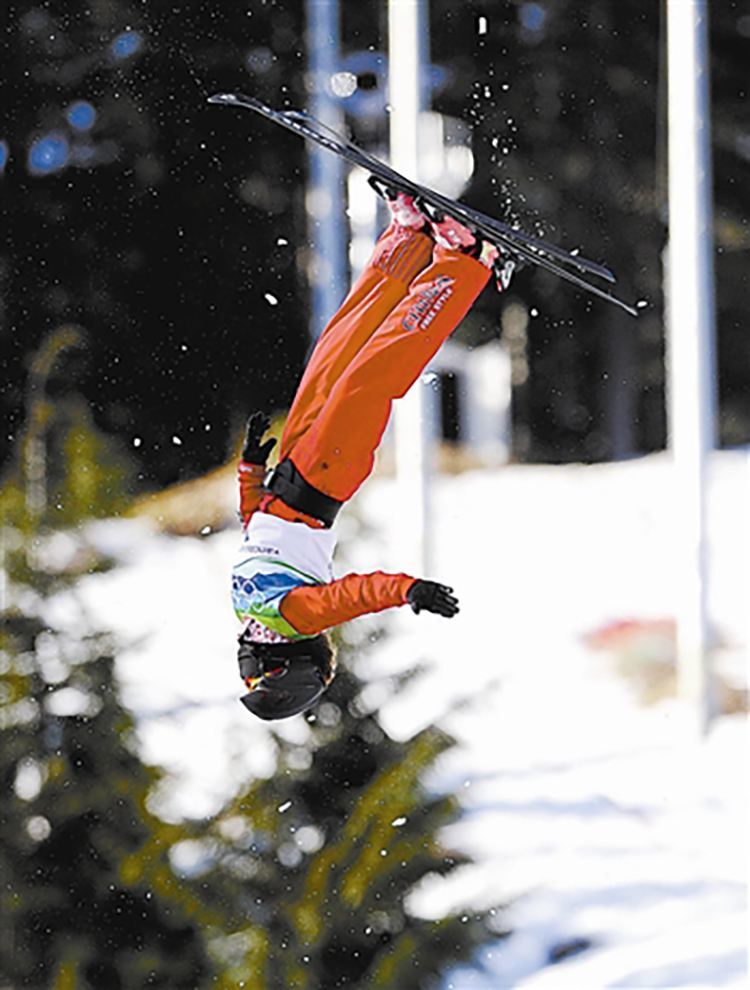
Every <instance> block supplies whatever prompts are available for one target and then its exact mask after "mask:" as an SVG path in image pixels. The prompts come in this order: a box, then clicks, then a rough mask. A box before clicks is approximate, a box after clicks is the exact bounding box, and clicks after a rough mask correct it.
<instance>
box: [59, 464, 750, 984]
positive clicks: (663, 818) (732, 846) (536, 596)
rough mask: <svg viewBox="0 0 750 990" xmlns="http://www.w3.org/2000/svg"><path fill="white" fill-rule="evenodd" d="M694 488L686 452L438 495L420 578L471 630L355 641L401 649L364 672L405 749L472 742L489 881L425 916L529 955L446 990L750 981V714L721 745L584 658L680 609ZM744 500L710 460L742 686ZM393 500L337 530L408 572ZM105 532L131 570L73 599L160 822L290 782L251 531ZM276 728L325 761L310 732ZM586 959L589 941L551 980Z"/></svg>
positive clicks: (371, 558) (454, 976)
mask: <svg viewBox="0 0 750 990" xmlns="http://www.w3.org/2000/svg"><path fill="white" fill-rule="evenodd" d="M673 485H674V479H673V475H672V472H671V470H670V460H669V458H668V457H667V456H665V455H658V456H651V457H646V458H641V459H638V460H633V461H628V462H623V463H620V464H609V465H599V466H594V467H581V466H575V465H571V466H563V467H552V466H513V467H506V468H503V469H500V470H497V471H474V472H468V473H464V474H460V475H457V476H452V477H438V478H435V479H434V480H433V484H432V494H433V511H434V525H433V530H432V539H431V551H432V559H433V564H432V567H431V571H430V574H428V575H425V576H426V577H431V578H434V579H436V580H444V581H447V582H448V583H450V584H451V585H452V586H453V587H455V589H456V593H457V594H458V596H459V599H460V601H461V613H460V615H459V616H458V617H457V618H456V619H454V620H452V621H450V622H447V621H446V620H444V619H442V618H440V617H438V616H430V615H425V614H422V615H420V616H418V617H416V616H414V615H413V614H412V613H411V611H410V610H406V609H402V610H394V611H392V612H390V613H387V614H386V615H381V616H377V617H373V618H371V619H368V618H365V619H361V620H358V621H357V623H355V624H353V625H354V626H355V627H356V628H358V629H359V630H360V634H361V635H362V637H363V639H364V638H366V637H367V636H368V634H369V633H371V632H372V631H373V630H375V629H376V628H379V627H382V626H383V625H385V626H386V627H387V631H388V633H389V635H388V636H387V637H386V638H384V639H383V640H382V641H380V642H378V643H377V644H375V645H374V646H372V647H371V648H370V650H369V652H368V653H367V654H366V655H365V656H364V658H363V659H362V661H361V662H360V663H359V666H358V672H359V673H360V674H362V675H363V676H367V677H370V678H372V680H373V684H372V690H373V691H374V692H376V693H377V694H381V695H383V697H384V698H385V707H384V709H383V722H384V726H385V728H386V730H387V731H388V732H390V733H391V734H392V735H394V736H395V737H397V738H408V737H409V736H410V735H411V734H412V733H413V732H415V731H417V730H418V729H419V728H420V727H422V726H423V725H426V724H429V723H430V722H432V721H434V720H435V719H438V720H439V721H440V724H441V725H443V726H444V727H445V728H446V730H447V731H449V732H450V733H451V734H453V735H454V736H455V738H456V739H457V740H458V745H457V747H456V748H455V749H454V750H452V751H450V752H448V753H447V754H446V755H445V756H444V757H443V759H442V760H441V762H440V764H439V766H438V767H437V768H436V770H435V773H434V780H433V781H432V783H434V785H435V786H436V787H438V788H442V787H446V788H450V789H452V790H453V791H454V792H459V793H460V794H461V797H462V803H463V805H464V808H465V814H464V816H463V817H462V818H461V819H460V820H459V821H458V822H457V823H455V824H454V825H452V826H451V827H450V828H449V829H448V830H447V831H446V834H445V841H446V843H447V844H448V846H449V847H451V848H458V849H461V850H463V851H465V852H467V853H469V854H470V855H472V856H473V857H474V858H475V865H474V866H470V867H467V868H464V869H461V870H459V871H457V873H456V874H455V875H454V876H453V877H447V878H444V879H440V878H438V879H435V880H431V881H430V882H429V883H425V884H423V885H422V887H421V888H420V889H419V890H417V891H416V892H415V893H414V895H413V898H412V906H413V907H414V909H415V910H417V909H418V910H420V911H421V912H422V913H425V914H428V913H429V915H430V916H439V915H440V913H441V912H444V911H445V910H448V909H451V908H457V909H459V910H463V909H465V910H466V911H470V910H471V909H475V910H476V909H479V908H482V907H487V906H489V905H494V904H497V905H502V904H508V903H509V904H510V906H509V908H508V909H507V910H506V911H500V912H499V914H498V924H499V925H504V926H508V927H510V928H511V929H512V931H513V934H512V935H511V937H510V938H509V939H507V940H506V941H503V942H498V943H494V944H491V945H489V946H488V947H487V948H486V949H485V950H484V951H483V952H482V953H481V954H480V956H479V958H478V959H477V960H476V962H475V964H474V965H471V966H462V967H456V968H454V969H453V970H452V971H451V972H450V973H449V974H447V975H446V977H445V982H444V986H445V987H446V988H447V987H452V988H454V990H499V988H501V987H503V988H504V987H533V988H537V987H538V988H555V990H562V988H566V990H567V988H571V990H573V988H577V990H582V988H585V990H593V988H600V987H606V986H621V987H691V988H693V987H712V988H713V987H744V986H747V965H746V957H745V934H746V926H747V907H746V879H747V873H746V870H747V864H746V852H747V842H746V836H747V834H748V832H747V780H748V765H747V745H746V744H747V725H746V720H745V718H744V717H743V716H741V715H738V716H725V717H722V718H720V719H718V720H717V721H716V722H715V724H714V726H713V728H712V730H711V732H710V734H709V736H708V737H707V738H706V739H705V740H703V741H701V740H700V739H698V738H697V737H696V735H695V733H694V731H693V722H692V719H691V717H690V712H689V711H687V710H686V709H685V708H684V706H683V705H682V704H681V703H678V702H677V701H675V700H667V701H664V702H662V703H660V704H658V705H653V706H650V707H644V706H643V705H642V704H641V703H640V702H639V699H638V697H637V695H636V693H635V691H634V689H633V686H632V685H631V684H630V683H628V682H626V681H624V680H622V678H621V677H620V676H619V675H618V674H617V673H616V671H615V669H614V665H613V663H612V662H611V661H610V660H609V659H608V658H607V657H606V656H605V655H604V654H602V653H594V652H592V651H591V650H589V649H588V648H587V646H586V645H585V642H584V639H583V637H584V635H585V634H586V633H588V632H590V631H591V630H592V629H594V628H597V627H599V626H601V625H603V624H605V623H609V622H612V621H616V620H620V619H627V618H637V619H649V618H652V619H659V618H664V617H669V616H671V615H673V614H674V606H675V594H676V588H677V586H678V580H679V574H678V573H677V572H676V567H677V564H676V560H677V555H676V554H675V553H674V552H673V551H674V545H675V544H674V539H675V537H674V535H673V534H672V532H671V529H670V522H671V515H670V506H671V504H672V499H673V497H674V491H673ZM749 489H750V470H749V467H748V456H747V453H746V452H744V451H730V452H722V453H720V454H716V455H714V457H713V458H712V462H711V488H710V492H709V537H710V566H711V575H712V579H711V586H710V594H709V608H710V613H711V619H712V624H713V627H714V628H715V629H716V630H717V632H718V633H719V634H720V636H721V639H722V642H723V644H724V645H723V647H722V650H721V651H720V652H718V653H717V660H721V658H722V657H723V656H725V655H727V654H729V653H731V654H732V655H734V656H735V657H738V658H741V660H740V661H739V662H738V667H739V671H740V673H739V675H738V676H739V679H740V681H742V679H743V677H744V670H745V669H746V668H745V666H744V665H745V664H746V659H747V647H748V638H749V633H750V622H749V621H748V617H747V616H748V609H747V601H748V597H749V595H750V524H749V517H748V513H747V496H748V490H749ZM398 507H399V493H398V492H397V490H396V487H395V484H393V483H391V482H388V481H385V480H379V479H373V480H372V481H371V482H370V483H369V485H368V486H367V487H366V488H365V489H364V490H363V492H362V493H361V494H360V495H358V496H357V497H356V499H355V502H354V506H353V507H352V508H349V509H347V510H345V512H344V513H342V517H341V519H340V522H339V523H338V524H337V525H338V526H339V528H340V531H341V533H342V534H345V533H346V532H347V531H351V530H352V528H353V527H352V525H351V521H352V520H351V518H348V517H347V514H348V513H352V512H358V513H359V514H360V515H361V516H362V517H363V519H364V521H365V523H366V526H365V531H366V532H367V534H368V535H367V538H366V539H361V540H358V541H356V542H355V541H351V542H348V543H345V544H344V545H342V547H341V553H340V561H341V560H342V559H343V558H345V561H346V569H348V568H350V567H351V568H355V569H358V570H360V571H368V570H374V569H376V568H381V569H384V570H389V569H390V570H392V571H399V570H401V569H402V568H403V566H404V562H403V560H401V559H400V557H399V548H400V547H403V546H404V544H405V543H407V542H408V541H407V540H406V538H405V537H406V534H404V533H403V532H402V530H401V527H402V525H404V524H403V522H402V518H403V517H402V514H401V513H400V512H399V511H398ZM87 534H88V537H89V538H90V539H92V540H93V541H94V542H95V543H96V544H97V545H98V546H99V547H100V548H102V549H106V551H107V552H108V553H112V554H114V555H115V556H117V557H119V559H120V560H121V561H122V563H121V566H120V567H119V568H116V569H114V570H112V571H110V572H108V573H105V574H100V575H92V576H90V577H87V578H85V579H84V580H83V581H82V582H81V585H80V587H79V590H78V594H79V596H80V597H81V598H82V600H83V601H84V602H85V606H86V608H87V610H88V612H89V614H90V615H92V616H94V617H95V618H96V621H97V623H98V624H99V625H100V626H103V627H104V628H110V629H112V630H113V631H115V632H116V633H117V634H119V636H120V638H121V640H122V639H124V640H125V641H126V643H127V646H126V648H125V649H124V650H122V651H121V652H120V654H119V656H118V668H117V669H118V674H119V678H120V680H121V683H122V685H123V689H124V694H125V700H126V702H127V703H128V704H130V705H131V706H133V708H134V709H135V711H136V714H137V719H138V726H139V733H140V738H141V741H142V744H143V749H144V756H145V758H146V759H147V760H149V761H153V762H156V763H160V764H161V765H163V766H165V767H166V768H167V769H168V770H169V771H170V773H171V774H172V781H173V783H172V785H171V787H169V788H168V789H167V790H166V791H165V792H164V793H163V794H162V804H161V807H162V809H166V810H167V811H168V813H169V814H170V815H171V816H173V817H175V818H177V817H179V816H181V815H190V816H198V815H201V814H207V813H209V812H211V811H213V810H215V809H216V808H217V807H218V806H219V804H220V803H221V802H222V801H223V800H224V799H225V798H226V797H228V796H229V795H230V794H231V793H232V792H233V790H234V789H235V788H236V787H237V786H238V785H239V784H240V783H242V782H246V781H247V779H248V777H249V776H251V775H265V774H269V773H271V772H272V770H273V749H272V746H271V745H270V744H269V741H268V739H269V737H268V728H267V727H266V726H265V725H264V723H261V722H259V721H258V720H254V719H252V718H251V717H249V716H248V714H247V713H246V712H245V711H244V709H243V708H242V706H241V705H240V704H239V703H238V701H237V698H238V696H239V695H240V694H241V693H242V686H241V684H240V682H239V679H238V677H237V671H236V663H235V652H234V644H235V637H236V633H237V623H236V620H235V618H234V616H233V613H232V609H231V605H230V601H229V572H230V567H231V562H232V558H233V552H234V549H235V546H236V543H237V541H238V540H239V536H240V534H239V531H238V532H236V533H235V532H219V533H216V534H214V535H211V536H210V537H207V538H206V537H204V538H192V537H182V538H178V537H172V536H166V535H163V534H157V533H153V532H151V531H150V530H149V529H148V528H147V527H145V526H143V525H140V524H137V523H134V522H133V521H112V522H106V523H98V524H96V525H93V526H90V527H88V528H87ZM344 570H345V567H344V566H343V564H342V563H339V566H338V572H339V573H343V572H344ZM72 604H73V603H72V599H69V600H67V601H66V600H63V599H62V598H61V600H58V602H57V603H56V606H57V611H58V612H59V613H60V614H61V615H64V614H66V613H67V614H68V615H69V616H71V619H70V621H71V622H74V621H76V622H77V621H80V620H79V619H78V618H77V616H78V609H77V607H75V608H74V607H72ZM417 662H422V663H424V665H425V673H424V675H423V676H422V677H421V678H417V679H416V680H414V681H413V682H410V683H409V684H408V685H407V686H406V687H404V688H402V689H401V690H400V691H399V692H398V693H394V692H393V689H392V685H391V682H390V681H389V680H388V678H389V677H392V676H393V675H396V674H398V673H400V672H402V671H403V670H404V669H405V667H408V666H411V665H413V664H414V663H417ZM280 726H281V727H282V728H283V731H284V734H285V735H286V736H287V737H288V738H290V739H293V740H294V741H295V742H298V743H299V744H300V745H303V744H304V740H305V738H306V736H307V734H308V732H309V728H308V726H307V724H306V722H305V721H304V720H303V719H292V720H289V721H288V722H285V723H280ZM466 784H469V785H470V786H468V787H467V786H465V785H466ZM399 820H400V819H395V820H394V822H393V824H394V827H396V824H395V823H396V822H397V821H399ZM190 865H191V866H192V867H193V868H195V864H192V863H191V864H190ZM575 940H586V941H588V942H589V943H591V947H590V948H588V949H585V951H582V952H580V953H579V954H577V955H574V956H571V957H570V958H567V959H564V960H563V961H561V962H559V963H557V964H556V965H550V964H549V959H550V953H551V952H552V950H554V949H556V947H557V949H560V947H561V946H564V945H565V944H571V945H572V944H574V942H575Z"/></svg>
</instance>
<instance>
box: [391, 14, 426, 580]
mask: <svg viewBox="0 0 750 990" xmlns="http://www.w3.org/2000/svg"><path fill="white" fill-rule="evenodd" d="M425 39H426V17H425V8H424V3H423V0H389V2H388V102H389V104H390V152H391V164H392V165H393V167H394V168H395V169H396V170H397V171H398V172H403V173H404V174H405V175H407V176H410V177H413V178H415V179H418V178H419V139H418V130H419V115H420V112H421V110H422V109H423V108H424V96H423V83H422V77H423V73H422V57H423V53H424V50H425V46H426V41H425ZM425 406H426V402H425V395H424V389H423V387H422V383H421V381H420V380H419V379H418V380H417V382H416V384H415V385H414V386H413V387H412V388H411V389H410V391H409V392H408V394H407V395H406V396H404V398H403V399H401V400H399V402H397V403H396V407H395V439H396V477H397V484H398V486H399V494H400V498H399V512H400V514H401V521H402V530H401V532H402V533H403V537H404V550H405V552H406V555H407V558H408V557H411V567H412V569H413V570H414V571H416V573H417V574H426V573H428V570H429V559H428V540H427V537H428V528H429V523H428V520H429V485H428V475H429V464H428V452H427V444H426V442H425Z"/></svg>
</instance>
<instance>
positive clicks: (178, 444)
mask: <svg viewBox="0 0 750 990" xmlns="http://www.w3.org/2000/svg"><path fill="white" fill-rule="evenodd" d="M172 443H173V444H174V445H175V446H176V447H181V446H182V440H180V438H179V437H178V436H177V434H175V435H174V436H173V437H172Z"/></svg>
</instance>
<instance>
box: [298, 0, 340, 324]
mask: <svg viewBox="0 0 750 990" xmlns="http://www.w3.org/2000/svg"><path fill="white" fill-rule="evenodd" d="M306 16H307V51H308V67H309V76H308V88H309V92H310V97H309V104H310V112H311V113H312V114H313V115H314V116H315V117H317V118H318V120H322V121H323V123H324V124H327V125H328V126H329V127H333V128H334V129H335V130H338V131H340V130H342V129H343V113H342V111H341V108H340V106H339V104H338V101H337V100H336V98H335V97H334V95H333V92H332V90H331V77H332V76H333V75H334V73H335V72H337V71H338V68H339V61H340V26H339V0H306ZM309 156H310V157H309V162H310V175H309V183H308V190H307V213H308V216H309V217H310V220H311V228H312V229H311V238H310V239H311V243H312V252H313V258H312V265H311V272H310V286H311V291H312V317H311V325H310V332H311V335H312V338H313V339H314V340H315V339H317V337H318V336H319V335H320V333H321V331H322V330H323V327H324V326H325V325H326V323H327V322H328V320H329V319H330V318H331V316H332V315H333V313H334V312H335V310H336V309H337V307H338V306H339V304H340V302H341V299H342V298H343V296H344V293H345V291H346V285H347V253H346V213H345V205H346V204H345V202H344V197H345V188H344V163H343V161H342V160H341V159H340V158H339V157H338V156H337V155H331V154H330V153H329V152H327V151H325V149H323V148H319V147H318V146H317V145H311V146H309Z"/></svg>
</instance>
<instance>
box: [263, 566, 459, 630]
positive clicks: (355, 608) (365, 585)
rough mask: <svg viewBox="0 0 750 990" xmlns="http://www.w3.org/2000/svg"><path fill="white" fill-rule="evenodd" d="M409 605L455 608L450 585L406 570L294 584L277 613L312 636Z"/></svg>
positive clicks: (446, 611) (450, 612) (439, 610)
mask: <svg viewBox="0 0 750 990" xmlns="http://www.w3.org/2000/svg"><path fill="white" fill-rule="evenodd" d="M407 604H408V605H411V607H412V609H413V610H414V611H415V612H417V613H418V612H419V611H421V610H422V609H424V610H425V611H428V612H435V613H436V614H438V615H444V616H446V617H447V618H451V617H452V616H454V615H455V614H456V612H458V600H457V599H456V598H455V597H454V596H453V589H452V588H448V587H446V586H445V585H442V584H437V583H436V582H434V581H423V580H420V579H417V578H413V577H411V576H410V575H408V574H384V573H383V572H382V571H375V572H374V573H373V574H347V575H346V577H343V578H340V579H339V580H338V581H331V582H330V583H329V584H316V585H305V586H304V587H301V588H294V589H293V590H292V591H290V592H289V593H288V594H287V595H285V596H284V599H283V601H282V603H281V614H282V615H283V616H284V618H285V619H286V621H287V622H288V623H289V624H290V625H291V626H293V627H294V628H295V629H296V630H297V632H298V633H301V634H302V635H304V636H315V635H317V634H318V633H320V632H323V631H324V630H326V629H330V628H331V627H332V626H338V625H340V624H341V623H342V622H347V621H348V620H349V619H355V618H357V616H360V615H367V614H368V613H371V612H382V611H383V610H384V609H387V608H394V607H396V606H398V605H407Z"/></svg>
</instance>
